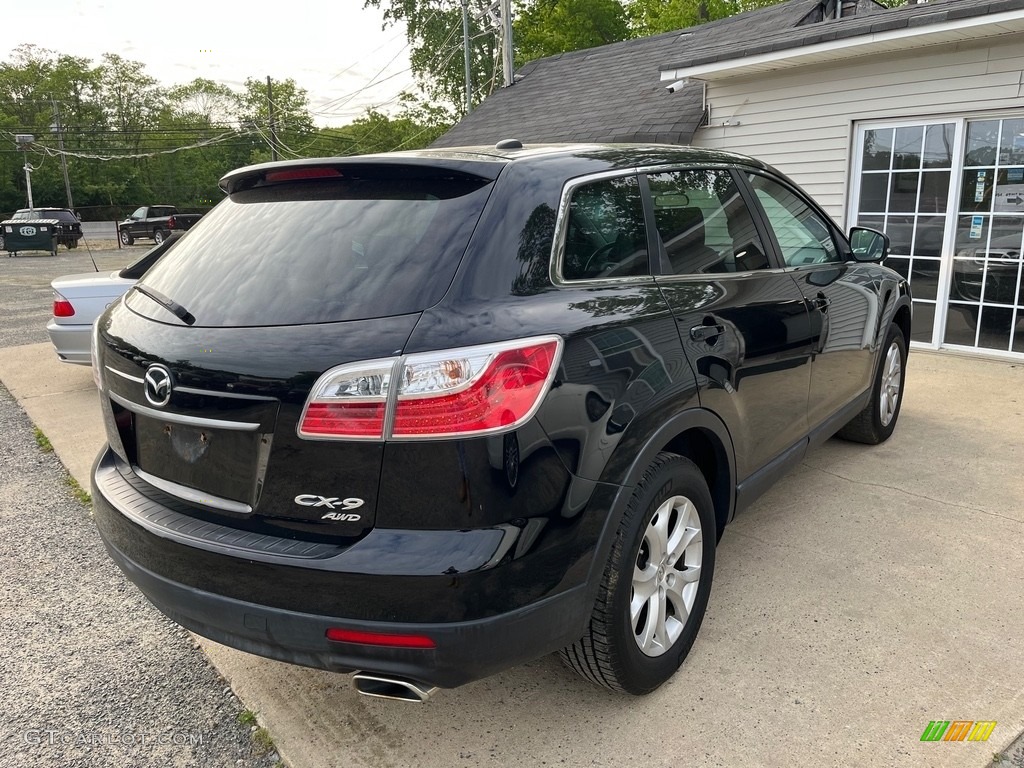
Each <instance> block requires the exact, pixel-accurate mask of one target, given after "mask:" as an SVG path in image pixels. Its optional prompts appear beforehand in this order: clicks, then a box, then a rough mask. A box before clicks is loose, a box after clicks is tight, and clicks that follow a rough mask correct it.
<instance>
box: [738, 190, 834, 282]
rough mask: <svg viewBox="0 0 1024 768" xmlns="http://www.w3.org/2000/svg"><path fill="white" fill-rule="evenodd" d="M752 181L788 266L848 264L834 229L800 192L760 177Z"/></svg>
mask: <svg viewBox="0 0 1024 768" xmlns="http://www.w3.org/2000/svg"><path fill="white" fill-rule="evenodd" d="M749 178H750V184H751V185H752V186H753V187H754V192H755V193H756V194H757V199H758V200H759V201H760V203H761V207H762V208H764V212H765V216H766V217H767V219H768V224H769V226H770V227H771V228H772V230H773V231H774V232H775V239H776V240H778V241H779V248H780V249H781V251H782V258H783V260H784V261H785V262H786V265H787V266H790V267H798V266H801V265H804V264H828V263H831V262H842V261H845V258H844V257H843V256H842V255H841V254H840V251H839V249H838V248H837V247H836V242H835V240H834V239H833V238H832V230H831V228H830V227H829V226H828V224H827V223H826V222H825V221H824V220H823V219H822V218H821V216H819V215H818V214H817V213H815V212H814V210H813V209H811V207H810V206H809V205H807V203H806V202H804V200H803V199H802V198H801V197H800V196H799V195H797V193H796V192H794V191H793V190H791V189H790V188H789V187H785V186H783V185H782V184H779V183H778V182H776V181H773V180H771V179H769V178H768V177H766V176H761V175H759V174H756V173H752V174H750V176H749Z"/></svg>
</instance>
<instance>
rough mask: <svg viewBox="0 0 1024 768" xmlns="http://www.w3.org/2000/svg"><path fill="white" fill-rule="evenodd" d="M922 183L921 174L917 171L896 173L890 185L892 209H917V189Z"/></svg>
mask: <svg viewBox="0 0 1024 768" xmlns="http://www.w3.org/2000/svg"><path fill="white" fill-rule="evenodd" d="M920 183H921V174H920V173H918V172H917V171H913V172H909V173H908V172H906V171H904V172H903V173H894V174H893V175H892V184H890V185H889V210H890V211H911V212H913V211H916V210H917V190H918V187H919V185H920Z"/></svg>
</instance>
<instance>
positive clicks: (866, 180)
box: [857, 173, 889, 213]
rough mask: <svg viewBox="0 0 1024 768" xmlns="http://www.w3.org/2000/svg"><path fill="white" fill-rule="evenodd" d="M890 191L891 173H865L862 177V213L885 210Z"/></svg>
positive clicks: (860, 205) (859, 206)
mask: <svg viewBox="0 0 1024 768" xmlns="http://www.w3.org/2000/svg"><path fill="white" fill-rule="evenodd" d="M888 192H889V174H887V173H865V174H863V175H862V176H861V177H860V204H859V205H858V206H857V210H858V211H860V212H861V213H869V212H871V213H878V212H882V211H884V210H885V201H886V195H887V194H888Z"/></svg>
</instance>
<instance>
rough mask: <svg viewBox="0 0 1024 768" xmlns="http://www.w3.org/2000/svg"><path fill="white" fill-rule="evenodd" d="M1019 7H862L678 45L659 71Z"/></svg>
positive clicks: (937, 0)
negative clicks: (752, 34) (876, 10)
mask: <svg viewBox="0 0 1024 768" xmlns="http://www.w3.org/2000/svg"><path fill="white" fill-rule="evenodd" d="M1021 8H1024V0H930V1H929V2H927V3H914V4H912V5H904V6H901V7H899V8H893V9H892V10H888V11H885V12H884V13H881V14H873V15H866V16H865V15H864V14H863V13H862V12H860V11H858V13H857V15H856V16H848V17H843V18H841V19H826V20H824V21H821V22H819V23H816V24H810V25H800V26H796V27H793V28H783V27H781V26H779V27H776V28H775V29H770V30H765V33H764V34H763V35H759V36H758V37H757V38H754V39H747V40H744V41H741V42H740V44H737V41H735V40H727V39H724V38H723V37H722V36H720V35H715V36H714V37H713V38H712V39H708V40H707V42H706V44H704V45H702V46H700V47H699V48H690V47H687V46H680V47H677V48H676V49H675V52H674V53H675V55H674V56H672V57H670V58H667V59H664V60H663V61H661V62H660V69H662V70H673V69H684V68H687V67H695V66H700V65H702V64H713V63H716V62H720V61H732V60H735V59H740V58H743V57H746V56H756V55H758V54H766V53H774V52H776V51H786V50H791V49H794V48H803V47H806V46H810V45H816V44H818V43H828V42H831V41H833V40H842V39H845V38H850V37H858V36H860V35H869V34H871V35H876V34H878V33H880V32H890V31H895V30H902V29H910V28H912V27H924V26H929V25H934V24H941V23H943V22H947V21H957V20H959V19H970V18H974V17H977V16H986V15H989V14H995V13H1001V12H1003V11H1016V10H1020V9H1021Z"/></svg>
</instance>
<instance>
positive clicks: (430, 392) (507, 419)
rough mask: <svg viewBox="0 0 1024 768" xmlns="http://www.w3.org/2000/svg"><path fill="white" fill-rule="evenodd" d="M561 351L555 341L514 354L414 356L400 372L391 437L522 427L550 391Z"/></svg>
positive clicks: (484, 351)
mask: <svg viewBox="0 0 1024 768" xmlns="http://www.w3.org/2000/svg"><path fill="white" fill-rule="evenodd" d="M557 351H558V341H557V340H555V339H551V340H547V341H543V342H541V343H537V344H531V345H529V346H523V347H516V348H512V349H497V350H488V349H487V348H486V347H483V348H479V351H478V350H469V351H467V352H466V353H465V354H464V355H461V354H458V353H454V354H451V355H448V356H445V357H440V358H439V357H438V356H413V357H411V358H410V359H409V360H408V361H407V362H406V365H405V367H404V369H403V371H402V382H401V384H400V385H399V390H398V404H397V408H396V410H395V424H394V429H393V430H392V435H393V436H395V437H405V438H409V437H435V436H438V435H459V434H467V433H476V432H491V431H494V430H498V429H502V428H511V427H514V426H516V425H518V424H521V423H522V422H523V421H525V420H526V419H527V418H529V416H531V415H532V413H533V410H534V408H535V407H536V406H537V405H538V404H539V402H540V398H541V395H542V394H543V393H544V391H545V390H546V389H547V385H548V382H549V381H550V378H551V376H552V374H553V372H554V363H555V356H556V353H557ZM423 358H427V359H423ZM431 358H432V359H431Z"/></svg>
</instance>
